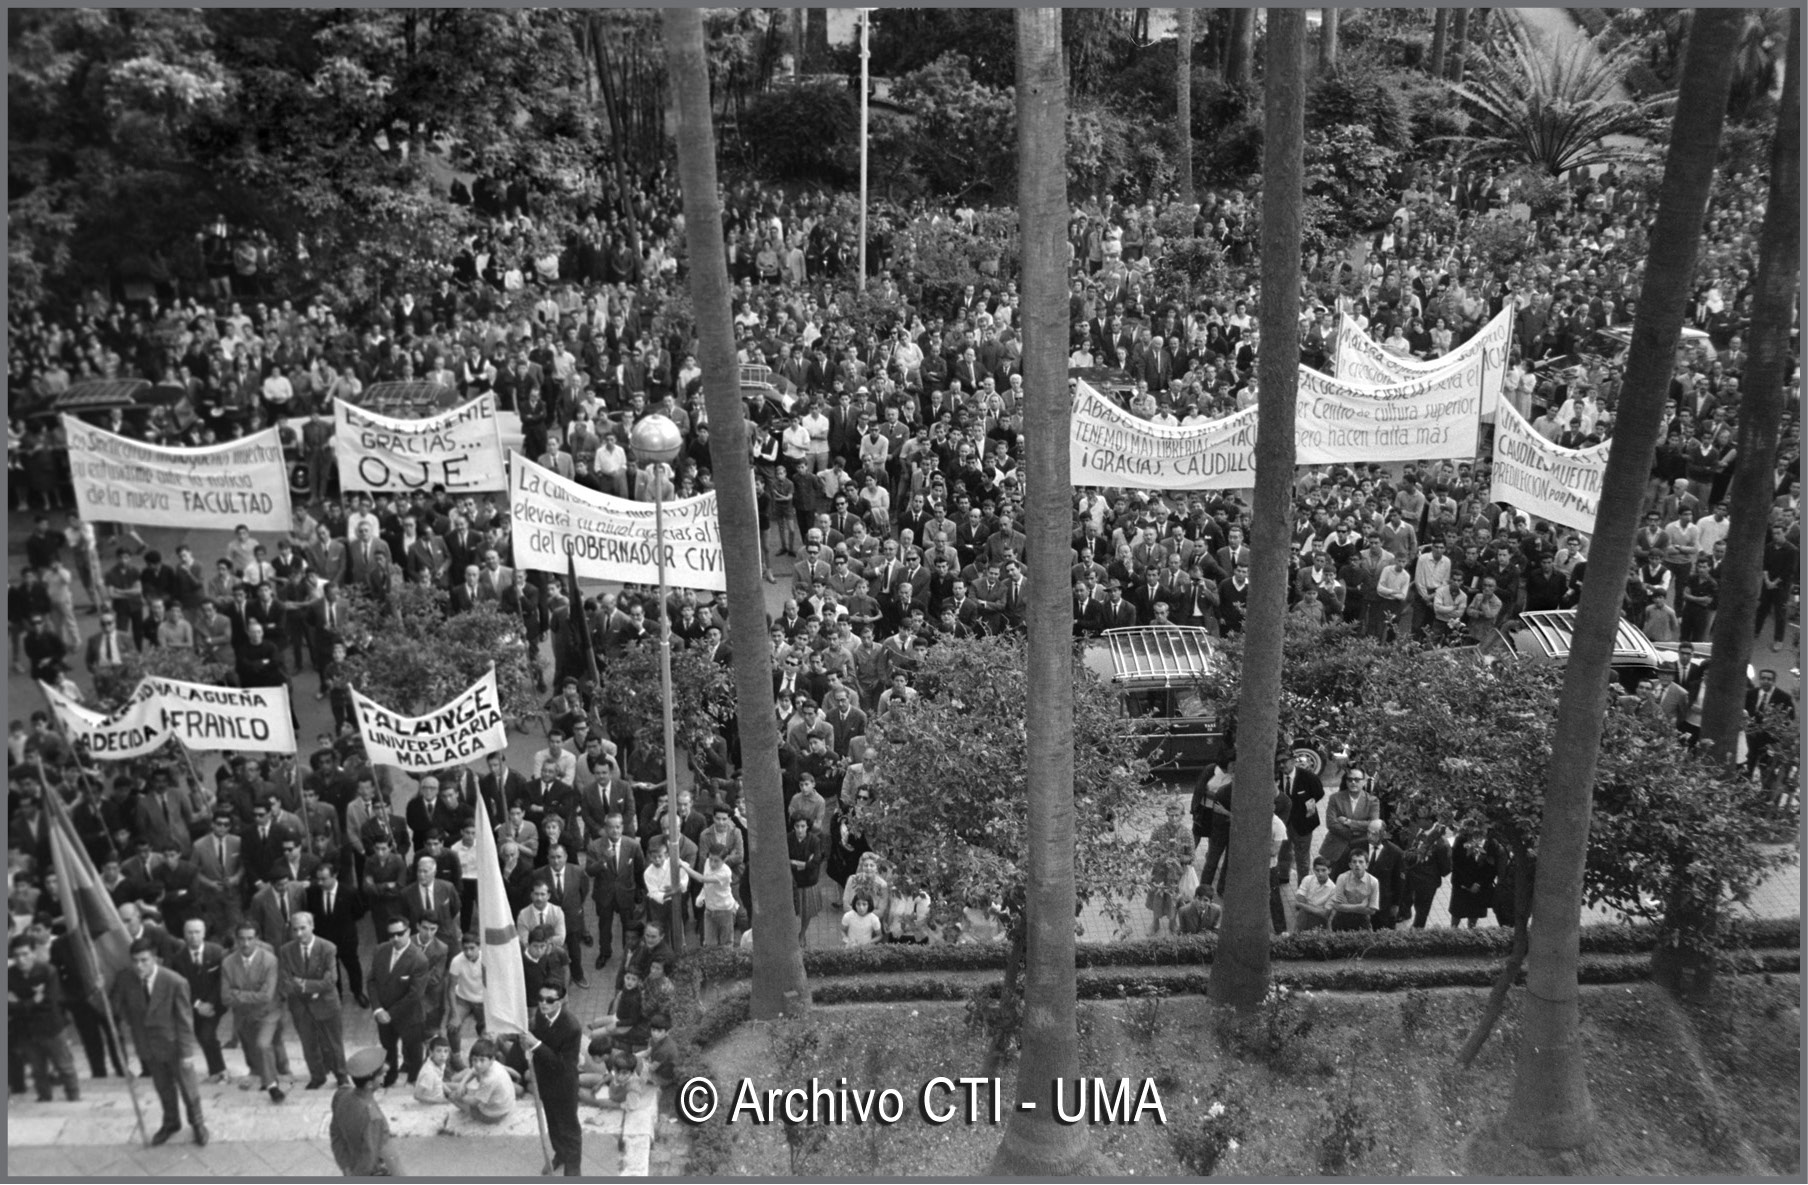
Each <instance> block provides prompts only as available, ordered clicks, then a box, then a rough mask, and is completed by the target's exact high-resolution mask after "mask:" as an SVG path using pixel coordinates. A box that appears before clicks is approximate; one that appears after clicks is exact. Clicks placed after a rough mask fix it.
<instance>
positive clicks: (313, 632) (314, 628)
mask: <svg viewBox="0 0 1808 1185" xmlns="http://www.w3.org/2000/svg"><path fill="white" fill-rule="evenodd" d="M305 620H306V628H307V635H308V657H309V659H310V660H311V661H312V662H313V664H314V669H315V670H316V671H321V670H324V669H325V668H326V664H327V660H328V659H330V658H331V657H332V656H333V643H335V642H339V641H342V640H343V639H344V633H345V627H346V613H345V602H344V601H342V600H340V599H339V585H338V584H337V583H336V582H334V581H331V580H329V581H327V583H326V587H325V589H324V590H323V591H322V593H321V596H320V599H319V600H317V601H313V602H310V603H309V605H308V607H307V612H306V617H305Z"/></svg>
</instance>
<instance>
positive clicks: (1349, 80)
mask: <svg viewBox="0 0 1808 1185" xmlns="http://www.w3.org/2000/svg"><path fill="white" fill-rule="evenodd" d="M1306 126H1307V127H1308V128H1318V129H1320V130H1329V129H1330V128H1333V127H1360V128H1367V129H1368V130H1369V132H1370V133H1371V134H1372V135H1373V136H1374V138H1375V142H1376V143H1377V144H1380V145H1382V146H1383V147H1386V148H1392V149H1395V150H1396V151H1405V150H1406V149H1409V148H1411V147H1412V143H1413V138H1412V106H1411V104H1410V103H1409V102H1408V100H1407V97H1406V95H1405V93H1404V92H1403V88H1402V85H1401V83H1400V82H1399V81H1398V80H1397V79H1396V78H1395V77H1394V76H1393V75H1391V74H1388V73H1385V72H1383V71H1381V70H1378V69H1376V68H1375V67H1374V66H1372V65H1369V64H1367V63H1365V62H1364V60H1363V59H1361V58H1357V59H1355V60H1354V61H1349V60H1346V61H1345V62H1342V63H1339V65H1338V67H1337V69H1336V70H1334V71H1332V72H1331V73H1328V74H1324V75H1321V76H1320V77H1319V79H1318V81H1317V82H1316V83H1315V84H1314V85H1313V87H1312V89H1311V90H1310V91H1309V92H1308V93H1307V95H1306Z"/></svg>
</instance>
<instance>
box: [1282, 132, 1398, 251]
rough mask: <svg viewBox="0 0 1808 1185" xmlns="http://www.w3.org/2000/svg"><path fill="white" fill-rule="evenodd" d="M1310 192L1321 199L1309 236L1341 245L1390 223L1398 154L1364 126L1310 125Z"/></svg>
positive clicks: (1308, 162)
mask: <svg viewBox="0 0 1808 1185" xmlns="http://www.w3.org/2000/svg"><path fill="white" fill-rule="evenodd" d="M1305 155H1306V166H1305V167H1306V194H1307V196H1308V197H1311V198H1317V199H1320V201H1319V203H1318V205H1317V206H1316V209H1315V215H1314V218H1313V224H1312V226H1311V228H1310V234H1313V235H1316V236H1318V237H1319V238H1320V239H1322V240H1323V241H1325V242H1330V243H1337V244H1342V243H1345V242H1347V241H1348V240H1349V239H1350V237H1351V236H1352V235H1357V234H1365V233H1367V232H1369V231H1371V230H1374V229H1376V228H1377V227H1380V226H1383V225H1385V224H1386V223H1387V220H1388V218H1389V216H1390V215H1391V214H1392V213H1393V206H1394V203H1393V201H1392V200H1391V193H1392V191H1391V189H1390V188H1389V187H1388V184H1387V180H1388V177H1389V176H1390V175H1391V174H1392V173H1393V172H1394V170H1395V167H1396V166H1397V164H1398V162H1399V160H1400V153H1399V152H1397V151H1395V150H1394V149H1392V148H1389V147H1387V146H1386V145H1384V144H1382V143H1381V142H1379V141H1378V140H1377V139H1376V136H1375V133H1374V132H1372V131H1371V130H1370V129H1369V128H1367V127H1364V126H1362V125H1360V124H1338V125H1332V126H1330V127H1318V126H1310V127H1309V128H1308V130H1307V132H1306V145H1305Z"/></svg>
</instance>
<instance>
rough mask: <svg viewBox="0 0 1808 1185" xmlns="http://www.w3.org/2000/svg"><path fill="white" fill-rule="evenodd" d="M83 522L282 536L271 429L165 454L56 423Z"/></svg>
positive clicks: (279, 457) (278, 464) (281, 483)
mask: <svg viewBox="0 0 1808 1185" xmlns="http://www.w3.org/2000/svg"><path fill="white" fill-rule="evenodd" d="M63 436H64V438H65V439H66V440H68V442H69V472H70V475H71V476H72V477H73V478H74V480H75V499H76V504H77V506H78V507H79V508H80V513H81V516H82V519H83V520H84V521H86V522H112V523H139V524H146V523H148V524H150V525H152V526H158V527H195V528H200V529H202V530H208V531H230V530H232V529H233V528H234V527H236V526H238V525H239V524H240V523H243V524H244V525H245V526H247V527H250V528H251V529H252V530H253V531H278V532H283V533H287V531H288V530H289V528H290V526H291V525H292V522H291V518H290V514H289V471H288V466H287V465H286V464H284V462H283V451H282V442H281V440H280V439H279V438H278V436H277V431H276V429H275V428H266V429H265V430H264V431H262V432H258V433H255V434H253V435H251V436H246V437H243V438H241V439H239V440H229V441H227V442H226V443H225V444H213V445H208V446H207V447H205V448H165V447H164V446H162V445H156V444H146V443H144V442H143V441H139V440H128V439H126V438H125V437H123V436H115V435H114V434H113V433H111V432H108V431H105V430H104V429H101V428H96V427H95V426H94V425H92V424H86V423H83V422H82V421H81V420H78V419H76V418H75V417H74V416H70V415H65V416H64V417H63Z"/></svg>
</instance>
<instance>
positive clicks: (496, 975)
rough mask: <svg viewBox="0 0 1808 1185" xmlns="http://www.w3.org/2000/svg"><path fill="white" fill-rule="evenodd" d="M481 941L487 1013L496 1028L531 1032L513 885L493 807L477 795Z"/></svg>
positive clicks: (487, 1023)
mask: <svg viewBox="0 0 1808 1185" xmlns="http://www.w3.org/2000/svg"><path fill="white" fill-rule="evenodd" d="M477 942H478V948H477V949H478V951H479V956H478V957H479V958H480V959H481V960H482V962H483V978H484V986H483V1015H484V1021H485V1027H486V1028H487V1030H488V1031H489V1032H491V1033H525V1032H527V972H526V970H525V969H523V968H522V966H521V944H520V943H519V942H518V941H516V939H515V919H514V916H513V915H512V914H510V912H509V901H508V891H507V890H506V889H504V888H503V886H502V859H501V857H500V856H499V855H498V854H497V852H496V833H495V832H494V831H493V830H491V828H490V812H489V811H488V809H487V808H485V806H484V804H483V795H481V794H480V795H478V796H477Z"/></svg>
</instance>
